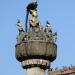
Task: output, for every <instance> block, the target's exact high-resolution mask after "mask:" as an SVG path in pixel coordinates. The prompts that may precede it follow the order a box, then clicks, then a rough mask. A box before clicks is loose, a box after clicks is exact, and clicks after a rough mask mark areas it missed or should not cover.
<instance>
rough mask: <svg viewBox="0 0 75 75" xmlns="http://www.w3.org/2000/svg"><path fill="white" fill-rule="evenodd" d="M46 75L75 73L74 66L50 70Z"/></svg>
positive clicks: (72, 74)
mask: <svg viewBox="0 0 75 75" xmlns="http://www.w3.org/2000/svg"><path fill="white" fill-rule="evenodd" d="M48 75H75V66H69V67H66V66H65V67H63V68H61V69H57V68H56V69H55V70H52V71H51V70H50V71H49V72H48Z"/></svg>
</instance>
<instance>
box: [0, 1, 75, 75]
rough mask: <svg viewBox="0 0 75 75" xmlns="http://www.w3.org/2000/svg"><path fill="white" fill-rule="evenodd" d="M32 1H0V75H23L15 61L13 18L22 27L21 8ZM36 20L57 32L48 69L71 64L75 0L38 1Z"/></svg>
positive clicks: (74, 46)
mask: <svg viewBox="0 0 75 75" xmlns="http://www.w3.org/2000/svg"><path fill="white" fill-rule="evenodd" d="M31 1H32V0H0V74H1V75H26V71H25V70H23V69H22V68H21V64H20V63H19V62H18V61H17V60H16V59H15V44H16V36H17V35H18V30H17V27H16V23H17V19H18V18H19V19H20V20H21V23H22V25H23V27H24V20H25V15H26V13H25V12H26V10H25V7H26V5H27V4H28V3H30V2H31ZM38 11H39V19H40V21H41V24H42V26H45V23H46V20H49V21H50V22H51V24H52V29H53V31H54V32H55V31H56V32H57V33H58V39H57V45H58V52H57V53H58V54H57V59H56V60H55V61H54V62H53V63H52V67H61V66H65V65H66V66H69V65H70V64H73V65H75V0H39V6H38Z"/></svg>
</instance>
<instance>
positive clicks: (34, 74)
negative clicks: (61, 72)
mask: <svg viewBox="0 0 75 75" xmlns="http://www.w3.org/2000/svg"><path fill="white" fill-rule="evenodd" d="M27 75H45V70H43V69H41V68H39V67H33V68H28V69H27Z"/></svg>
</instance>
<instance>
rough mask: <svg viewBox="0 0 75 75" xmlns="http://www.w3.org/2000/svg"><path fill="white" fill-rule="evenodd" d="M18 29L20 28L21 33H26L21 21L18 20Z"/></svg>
mask: <svg viewBox="0 0 75 75" xmlns="http://www.w3.org/2000/svg"><path fill="white" fill-rule="evenodd" d="M17 27H18V30H19V32H20V33H21V32H24V29H23V28H22V26H21V23H20V20H18V22H17Z"/></svg>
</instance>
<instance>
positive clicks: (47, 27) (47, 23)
mask: <svg viewBox="0 0 75 75" xmlns="http://www.w3.org/2000/svg"><path fill="white" fill-rule="evenodd" d="M45 31H46V32H51V33H52V28H51V24H50V22H48V21H46V30H45Z"/></svg>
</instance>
